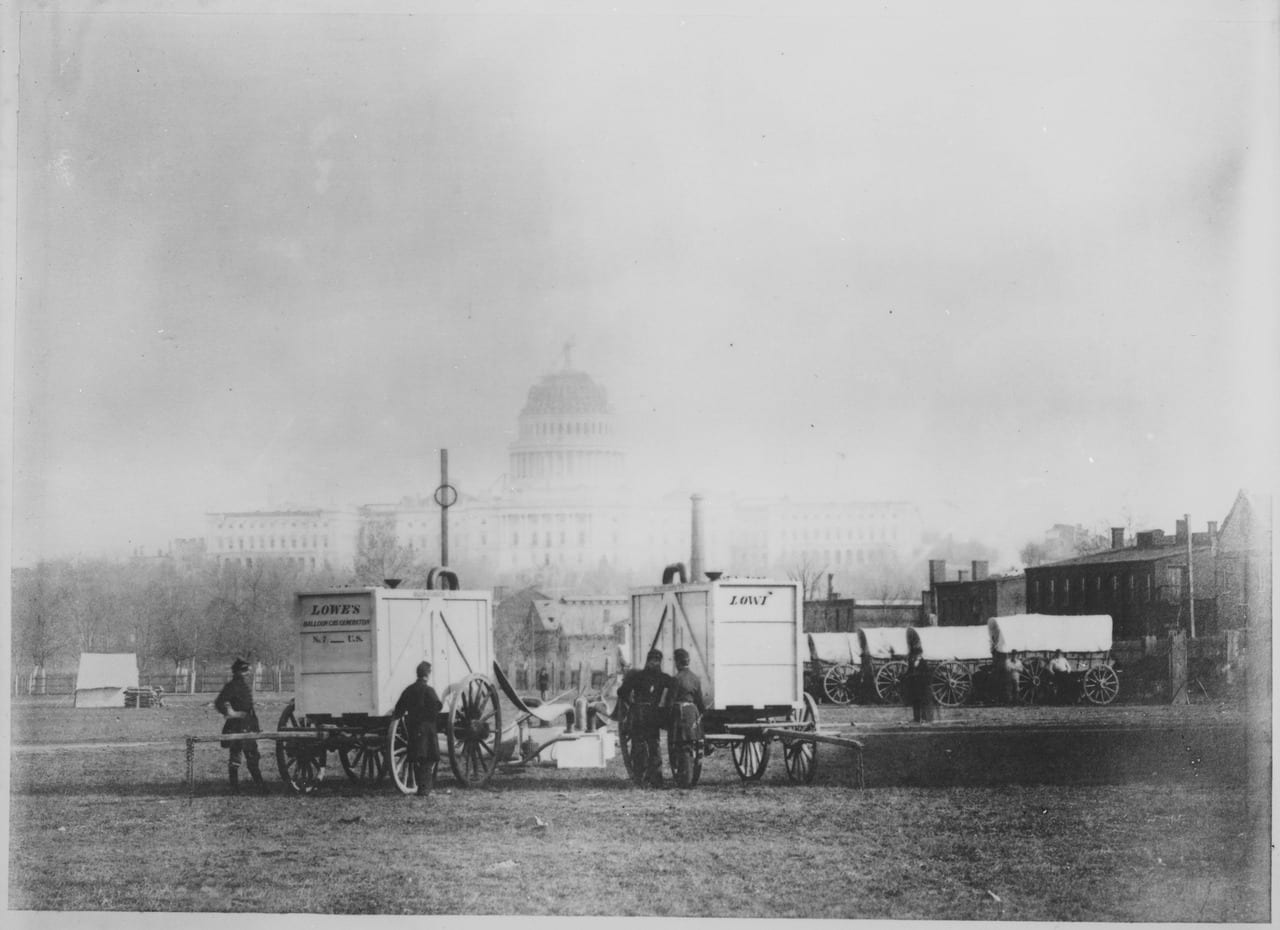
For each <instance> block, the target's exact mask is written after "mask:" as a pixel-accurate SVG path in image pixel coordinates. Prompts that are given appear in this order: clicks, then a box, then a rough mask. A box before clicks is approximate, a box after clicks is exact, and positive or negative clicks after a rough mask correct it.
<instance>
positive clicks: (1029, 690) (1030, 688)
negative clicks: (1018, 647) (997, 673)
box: [1018, 659, 1045, 704]
mask: <svg viewBox="0 0 1280 930" xmlns="http://www.w3.org/2000/svg"><path fill="white" fill-rule="evenodd" d="M1044 678H1045V664H1044V662H1042V661H1041V660H1040V659H1028V660H1027V661H1026V662H1025V663H1023V669H1022V676H1021V677H1020V678H1019V679H1018V700H1019V701H1021V702H1022V703H1023V704H1034V703H1036V702H1037V701H1039V700H1040V698H1041V697H1042V695H1041V687H1040V686H1041V683H1042V682H1043V681H1044Z"/></svg>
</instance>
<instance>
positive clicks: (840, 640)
mask: <svg viewBox="0 0 1280 930" xmlns="http://www.w3.org/2000/svg"><path fill="white" fill-rule="evenodd" d="M809 655H810V657H811V658H812V659H813V661H814V662H827V663H830V664H832V665H860V664H861V662H862V654H861V653H860V652H859V651H858V639H857V636H855V635H854V634H853V633H810V634H809Z"/></svg>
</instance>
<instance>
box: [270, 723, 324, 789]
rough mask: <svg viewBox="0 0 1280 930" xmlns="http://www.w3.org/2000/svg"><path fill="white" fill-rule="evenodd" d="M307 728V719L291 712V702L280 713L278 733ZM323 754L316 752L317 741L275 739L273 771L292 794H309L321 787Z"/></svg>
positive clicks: (317, 748)
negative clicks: (276, 770)
mask: <svg viewBox="0 0 1280 930" xmlns="http://www.w3.org/2000/svg"><path fill="white" fill-rule="evenodd" d="M309 727H310V724H309V722H308V721H307V718H306V716H305V715H304V716H301V717H299V716H297V715H296V714H295V713H294V704H293V702H290V703H289V705H288V706H287V707H285V709H284V712H283V713H281V714H280V722H279V723H278V724H277V725H276V730H277V732H281V733H283V732H287V731H289V730H306V729H308V728H309ZM323 761H324V753H323V752H322V751H321V750H320V749H319V742H318V741H315V740H309V739H300V740H287V739H282V740H277V741H276V768H277V769H278V770H279V772H280V780H281V781H283V782H284V783H285V784H287V785H288V786H289V788H290V789H292V790H293V792H294V793H295V794H311V793H312V792H314V791H315V790H316V787H317V786H318V785H319V784H320V770H321V769H322V768H323V765H322V762H323Z"/></svg>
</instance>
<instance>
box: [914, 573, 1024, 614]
mask: <svg viewBox="0 0 1280 930" xmlns="http://www.w3.org/2000/svg"><path fill="white" fill-rule="evenodd" d="M957 576H958V577H956V578H955V579H954V580H948V579H947V563H946V560H944V559H930V560H929V589H928V590H927V591H925V592H923V594H922V600H923V601H924V603H925V604H926V605H927V609H928V610H929V611H931V612H932V613H933V614H934V615H935V616H936V617H937V618H938V626H973V625H975V624H979V623H986V622H987V621H988V620H990V619H991V618H992V617H1009V616H1012V615H1014V614H1022V613H1026V612H1027V582H1026V577H1025V576H1023V575H992V574H990V573H989V570H988V565H987V563H986V562H985V561H974V562H973V563H971V565H970V570H969V572H968V575H967V577H966V573H965V571H964V570H963V569H962V570H960V571H959V572H958V573H957Z"/></svg>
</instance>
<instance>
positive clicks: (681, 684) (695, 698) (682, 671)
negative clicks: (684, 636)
mask: <svg viewBox="0 0 1280 930" xmlns="http://www.w3.org/2000/svg"><path fill="white" fill-rule="evenodd" d="M671 657H672V658H673V659H675V660H676V675H675V679H674V680H673V681H672V688H671V703H672V704H682V703H689V704H693V705H694V706H695V707H697V708H698V715H699V716H701V715H702V714H705V713H706V712H707V706H706V704H705V703H703V700H702V682H701V681H700V680H699V679H698V676H697V675H695V674H694V673H693V672H692V671H690V670H689V652H688V650H686V649H677V650H676V651H675V652H673V653H672V654H671Z"/></svg>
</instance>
